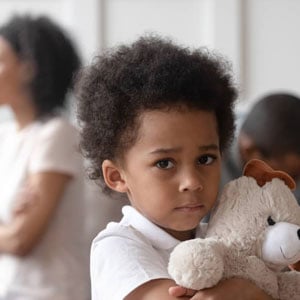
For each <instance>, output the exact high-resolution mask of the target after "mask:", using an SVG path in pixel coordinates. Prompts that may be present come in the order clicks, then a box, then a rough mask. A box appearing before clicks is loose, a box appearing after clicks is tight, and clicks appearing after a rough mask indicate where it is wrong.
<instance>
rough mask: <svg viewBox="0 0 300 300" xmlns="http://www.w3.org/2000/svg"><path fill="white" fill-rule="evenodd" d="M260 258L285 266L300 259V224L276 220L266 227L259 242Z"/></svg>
mask: <svg viewBox="0 0 300 300" xmlns="http://www.w3.org/2000/svg"><path fill="white" fill-rule="evenodd" d="M261 256H262V257H261V258H262V259H263V260H264V261H265V262H267V263H271V264H274V265H277V266H282V267H285V266H287V265H290V264H294V263H296V262H298V261H299V260H300V226H298V225H295V224H291V223H287V222H278V223H276V224H274V225H272V226H269V227H268V228H267V229H266V232H265V235H264V240H263V241H262V244H261Z"/></svg>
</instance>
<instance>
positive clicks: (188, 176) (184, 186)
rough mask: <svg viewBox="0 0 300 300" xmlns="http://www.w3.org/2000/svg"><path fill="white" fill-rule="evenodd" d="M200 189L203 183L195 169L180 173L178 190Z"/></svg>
mask: <svg viewBox="0 0 300 300" xmlns="http://www.w3.org/2000/svg"><path fill="white" fill-rule="evenodd" d="M197 190H198V191H202V190H203V185H202V181H201V178H200V176H199V174H198V172H197V171H196V170H193V171H189V172H185V173H184V174H183V175H182V178H181V181H180V184H179V191H180V192H185V191H197Z"/></svg>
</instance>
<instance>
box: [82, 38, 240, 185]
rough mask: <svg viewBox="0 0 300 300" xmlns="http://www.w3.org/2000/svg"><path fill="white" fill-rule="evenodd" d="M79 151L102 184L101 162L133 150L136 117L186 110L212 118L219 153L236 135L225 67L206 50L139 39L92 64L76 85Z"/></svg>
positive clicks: (232, 94) (233, 94)
mask: <svg viewBox="0 0 300 300" xmlns="http://www.w3.org/2000/svg"><path fill="white" fill-rule="evenodd" d="M77 89H78V90H77V91H78V107H77V108H78V119H79V124H80V126H81V148H82V151H83V154H84V155H85V157H87V158H88V159H89V160H90V162H91V168H90V174H89V175H90V178H91V179H94V180H95V179H100V184H101V182H102V184H103V174H102V169H101V166H102V162H103V161H104V160H105V159H110V160H113V161H116V160H118V159H120V158H121V157H122V154H123V153H124V152H125V151H126V150H127V149H128V148H129V147H130V146H132V145H133V144H134V142H135V140H136V138H137V135H138V129H139V118H138V116H140V114H141V113H142V112H144V111H146V110H155V109H172V108H180V107H182V106H183V107H187V108H190V109H200V110H207V111H212V112H215V114H216V118H217V123H218V131H219V132H218V133H219V139H220V148H221V151H223V150H224V149H225V148H226V146H227V145H228V143H229V142H230V140H231V138H232V135H233V132H234V116H233V103H234V100H235V99H236V95H237V93H236V89H235V87H234V85H233V83H232V77H231V72H230V68H229V66H228V63H227V62H226V61H224V60H223V59H222V58H221V57H219V56H217V55H216V54H213V53H211V52H209V51H208V50H206V49H202V50H195V51H191V50H189V49H187V48H182V47H179V46H177V45H175V44H173V43H172V42H171V41H169V40H166V39H161V38H159V37H157V36H146V37H142V38H140V39H139V40H137V41H136V42H135V43H133V44H132V45H130V46H120V47H118V48H117V49H116V50H115V51H110V52H107V53H105V54H104V55H101V56H99V57H97V58H96V60H95V62H94V63H93V64H92V65H91V66H90V67H88V68H86V69H85V70H83V71H82V73H81V74H80V77H79V80H78V86H77Z"/></svg>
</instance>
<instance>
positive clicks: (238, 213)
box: [168, 159, 300, 300]
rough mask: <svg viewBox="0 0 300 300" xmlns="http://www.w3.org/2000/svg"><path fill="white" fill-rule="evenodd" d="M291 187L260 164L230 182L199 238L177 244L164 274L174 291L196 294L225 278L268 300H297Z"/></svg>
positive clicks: (297, 245) (298, 235)
mask: <svg viewBox="0 0 300 300" xmlns="http://www.w3.org/2000/svg"><path fill="white" fill-rule="evenodd" d="M294 188H295V182H294V181H293V179H292V178H291V177H290V176H289V175H288V174H286V173H284V172H282V171H275V170H273V169H272V168H271V167H269V166H268V165H267V164H266V163H264V162H263V161H261V160H257V159H254V160H251V161H249V162H248V164H247V165H246V166H245V168H244V172H243V176H241V177H239V178H238V179H235V180H232V181H230V182H229V183H228V184H227V185H226V186H225V187H224V189H223V191H222V194H221V196H220V199H219V202H218V204H217V205H216V207H215V208H214V209H213V211H212V214H211V217H210V220H209V222H208V227H207V233H206V236H205V238H203V239H201V238H197V239H193V240H188V241H184V242H182V243H180V244H179V245H178V246H176V247H175V248H174V250H173V251H172V253H171V255H170V260H169V265H168V271H169V274H170V275H171V276H172V278H173V279H174V280H175V281H176V283H177V284H178V285H180V286H183V287H186V288H190V289H194V290H201V289H204V288H209V287H212V286H214V285H216V284H217V283H218V282H219V281H220V280H222V279H226V278H230V277H240V278H245V279H249V280H251V281H252V282H254V283H255V284H256V285H257V286H258V287H260V288H261V289H263V290H264V291H265V292H266V293H268V294H269V295H270V296H272V297H273V298H274V299H281V300H299V299H300V272H297V271H295V270H293V271H292V270H290V269H289V268H287V266H289V265H291V264H295V263H296V262H298V261H300V206H299V205H298V203H297V201H296V199H295V197H294V195H293V193H292V191H291V190H292V189H294Z"/></svg>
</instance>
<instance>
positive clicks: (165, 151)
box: [149, 144, 219, 154]
mask: <svg viewBox="0 0 300 300" xmlns="http://www.w3.org/2000/svg"><path fill="white" fill-rule="evenodd" d="M181 149H182V148H181V147H175V148H158V149H155V150H153V151H151V152H150V153H149V154H168V153H176V152H180V151H181ZM198 149H199V150H200V151H211V150H214V151H219V146H218V145H217V144H209V145H203V146H200V147H198Z"/></svg>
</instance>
